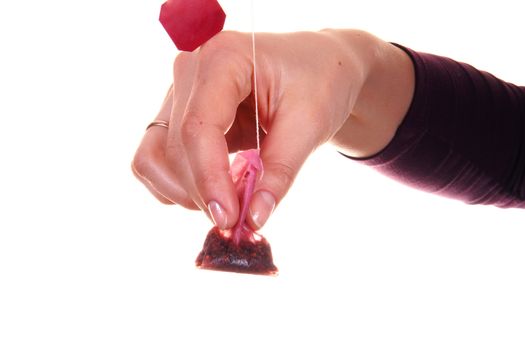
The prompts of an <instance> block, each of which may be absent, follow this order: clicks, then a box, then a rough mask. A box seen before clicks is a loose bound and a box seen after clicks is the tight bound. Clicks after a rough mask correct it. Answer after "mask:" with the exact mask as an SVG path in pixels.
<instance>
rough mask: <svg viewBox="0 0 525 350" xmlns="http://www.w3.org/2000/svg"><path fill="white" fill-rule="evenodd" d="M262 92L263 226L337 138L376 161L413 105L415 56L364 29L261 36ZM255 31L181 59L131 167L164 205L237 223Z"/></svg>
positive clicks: (249, 141) (249, 135)
mask: <svg viewBox="0 0 525 350" xmlns="http://www.w3.org/2000/svg"><path fill="white" fill-rule="evenodd" d="M256 45H257V58H256V59H257V87H258V103H259V117H260V127H261V128H262V132H261V140H262V145H261V158H262V160H263V164H264V175H263V177H262V178H261V179H260V181H259V182H258V184H257V186H256V189H255V193H254V196H253V199H252V202H251V204H250V215H249V221H250V224H251V225H252V226H253V227H254V228H255V229H258V228H260V227H261V226H262V225H264V223H265V222H266V220H267V219H268V217H269V216H270V214H271V212H272V211H273V209H274V207H275V205H276V203H278V202H279V201H280V200H281V199H282V198H283V196H284V195H285V194H286V192H287V191H288V189H289V188H290V186H291V185H292V182H293V180H294V179H295V177H296V175H297V172H298V171H299V169H300V168H301V166H302V164H303V163H304V161H305V160H306V158H307V157H308V156H309V155H310V154H311V152H313V151H314V150H315V149H316V148H317V147H318V146H319V145H321V144H323V143H325V142H328V141H331V142H333V143H334V144H335V145H336V146H337V147H338V148H339V149H340V150H341V151H342V152H345V153H346V154H349V155H352V156H367V155H370V154H373V153H375V152H377V151H379V150H380V149H382V148H383V147H385V146H386V144H387V143H388V142H389V141H390V139H391V138H392V137H393V135H394V133H395V130H396V128H397V126H398V125H399V123H400V122H401V121H402V118H403V116H404V114H405V112H406V110H407V109H408V105H409V104H410V100H411V96H412V90H413V85H414V82H413V80H414V78H413V72H412V69H413V68H412V64H411V62H410V59H409V58H408V57H407V56H406V55H405V54H404V53H403V52H402V51H401V50H399V49H398V48H396V47H394V46H392V45H390V44H388V43H385V42H383V41H381V40H379V39H377V38H375V37H374V36H372V35H370V34H368V33H365V32H362V31H355V30H346V31H344V30H341V31H339V30H327V31H321V32H300V33H290V34H264V33H261V34H257V36H256ZM251 52H252V51H251V34H246V33H236V32H222V33H220V34H218V35H217V36H215V37H214V38H212V39H211V40H209V41H208V42H207V43H206V44H204V45H203V46H202V47H201V48H200V49H199V50H197V51H196V52H193V53H181V54H179V55H178V56H177V58H176V60H175V63H174V68H173V81H174V82H173V86H172V88H170V90H169V92H168V94H167V96H166V99H165V101H164V104H163V106H162V108H161V110H160V112H159V114H158V116H157V118H156V120H162V121H166V122H169V128H168V129H167V130H166V129H165V128H162V127H153V128H150V129H149V130H148V131H147V132H146V135H145V136H144V139H143V140H142V143H141V145H140V146H139V148H138V150H137V153H136V155H135V158H134V160H133V165H132V168H133V171H134V173H135V175H137V177H138V178H139V179H140V180H141V181H142V182H143V183H144V184H145V185H146V187H147V188H148V189H149V190H150V191H151V192H152V193H153V194H154V195H155V196H156V197H157V198H158V199H159V200H160V201H161V202H163V203H177V204H180V205H182V206H184V207H186V208H190V209H197V208H200V209H201V210H203V211H205V212H206V213H207V214H208V215H210V217H211V218H212V220H213V221H214V223H215V224H216V225H217V226H219V227H220V228H223V229H224V228H230V227H232V226H233V225H234V224H235V223H236V221H237V218H238V211H239V202H238V198H237V195H236V193H235V189H234V186H233V183H232V180H231V177H230V175H229V173H228V171H229V158H228V154H229V153H232V152H236V151H238V150H243V149H248V148H254V147H255V144H256V135H255V130H256V129H255V127H256V126H255V111H254V96H253V63H252V55H251Z"/></svg>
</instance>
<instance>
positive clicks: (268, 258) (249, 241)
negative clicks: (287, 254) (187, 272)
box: [196, 149, 277, 275]
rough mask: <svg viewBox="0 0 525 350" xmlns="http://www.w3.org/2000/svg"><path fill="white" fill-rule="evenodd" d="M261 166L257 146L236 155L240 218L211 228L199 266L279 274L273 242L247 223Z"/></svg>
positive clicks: (233, 170) (234, 173)
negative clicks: (228, 225)
mask: <svg viewBox="0 0 525 350" xmlns="http://www.w3.org/2000/svg"><path fill="white" fill-rule="evenodd" d="M262 170H263V169H262V162H261V158H260V157H259V151H258V150H256V149H252V150H248V151H244V152H239V153H238V154H237V155H236V157H235V159H234V161H233V163H232V165H231V175H232V180H233V183H234V184H235V188H236V190H237V196H238V197H239V204H240V212H239V220H238V221H237V224H236V225H235V226H234V227H233V228H232V229H229V230H220V229H219V228H218V227H213V228H212V229H211V231H210V232H209V233H208V236H207V237H206V240H205V241H204V246H203V247H202V251H201V252H200V254H199V256H198V257H197V261H196V265H197V267H200V268H203V269H210V270H220V271H230V272H240V273H252V274H262V275H275V274H277V267H275V265H274V264H273V258H272V250H271V248H270V244H269V243H268V241H267V240H266V239H265V238H264V237H263V236H262V235H260V234H258V233H257V232H255V231H253V230H252V229H251V228H250V226H249V225H248V223H246V215H247V214H248V206H249V204H250V200H251V198H252V195H253V190H254V187H255V182H256V181H257V178H258V176H259V175H260V174H262Z"/></svg>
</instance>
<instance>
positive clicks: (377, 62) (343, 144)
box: [331, 30, 415, 157]
mask: <svg viewBox="0 0 525 350" xmlns="http://www.w3.org/2000/svg"><path fill="white" fill-rule="evenodd" d="M334 34H335V35H338V36H339V37H340V40H342V41H343V42H344V45H345V47H346V48H347V50H348V51H350V52H351V53H350V55H352V54H353V55H354V59H355V60H356V61H357V62H359V65H360V67H361V70H362V71H361V74H363V77H362V79H363V82H362V84H361V86H360V88H359V91H358V92H357V94H358V96H357V98H356V100H355V104H354V105H353V108H352V111H351V113H350V115H349V116H348V118H347V120H346V122H345V123H344V124H343V126H342V127H341V128H340V129H339V131H338V132H337V133H336V135H335V136H334V137H333V139H332V140H331V141H332V143H333V144H334V145H335V146H336V147H337V148H338V150H339V151H340V152H342V153H344V154H347V155H349V156H352V157H368V156H371V155H373V154H375V153H378V152H379V151H381V150H382V149H383V148H384V147H386V145H387V144H388V143H389V142H390V140H391V139H392V138H393V136H394V135H395V132H396V130H397V128H398V126H399V125H400V124H401V122H402V121H403V118H404V116H405V114H406V112H407V111H408V108H409V106H410V103H411V101H412V95H413V90H414V85H415V82H414V81H415V78H414V67H413V64H412V61H411V60H410V58H409V57H408V55H407V54H406V53H405V52H404V51H402V50H401V49H399V48H398V47H396V46H394V45H392V44H390V43H388V42H385V41H383V40H381V39H379V38H377V37H375V36H373V35H371V34H369V33H366V32H363V31H357V30H336V31H334Z"/></svg>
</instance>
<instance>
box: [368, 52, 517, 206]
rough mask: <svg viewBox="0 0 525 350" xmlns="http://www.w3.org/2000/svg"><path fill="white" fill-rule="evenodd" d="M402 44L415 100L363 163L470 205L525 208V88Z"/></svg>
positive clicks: (398, 178) (400, 179)
mask: <svg viewBox="0 0 525 350" xmlns="http://www.w3.org/2000/svg"><path fill="white" fill-rule="evenodd" d="M401 49H403V50H404V51H405V52H406V53H407V54H408V55H409V56H410V57H411V59H412V61H413V63H414V68H415V72H416V86H415V92H414V96H413V100H412V104H411V106H410V108H409V111H408V113H407V115H406V116H405V118H404V120H403V122H402V124H401V125H400V126H399V128H398V130H397V132H396V135H395V136H394V138H393V139H392V141H391V142H390V143H389V144H388V145H387V146H386V148H385V149H383V150H382V151H381V152H379V153H378V154H376V155H374V156H372V157H369V158H366V159H361V160H360V161H361V162H363V163H365V164H367V165H370V166H372V167H374V168H375V169H377V170H378V171H380V172H381V173H384V174H386V175H388V176H390V177H392V178H395V179H397V180H399V181H401V182H403V183H406V184H408V185H410V186H413V187H415V188H418V189H421V190H424V191H427V192H432V193H436V194H439V195H443V196H447V197H451V198H456V199H459V200H462V201H464V202H466V203H469V204H491V205H495V206H499V207H519V208H525V144H524V143H525V88H524V87H518V86H515V85H512V84H510V83H506V82H504V81H502V80H499V79H497V78H496V77H494V76H492V75H491V74H488V73H486V72H482V71H479V70H477V69H475V68H473V67H472V66H470V65H467V64H464V63H459V62H455V61H453V60H451V59H449V58H445V57H440V56H435V55H430V54H425V53H418V52H414V51H412V50H410V49H406V48H403V47H401Z"/></svg>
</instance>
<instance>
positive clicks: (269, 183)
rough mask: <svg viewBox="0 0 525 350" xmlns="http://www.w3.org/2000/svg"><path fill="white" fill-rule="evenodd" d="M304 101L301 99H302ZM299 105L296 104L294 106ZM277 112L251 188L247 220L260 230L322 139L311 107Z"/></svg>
mask: <svg viewBox="0 0 525 350" xmlns="http://www.w3.org/2000/svg"><path fill="white" fill-rule="evenodd" d="M303 103H304V102H303ZM297 105H299V104H296V106H297ZM305 109H308V108H303V109H302V110H301V111H298V110H297V109H296V110H295V111H293V112H292V111H290V109H287V110H288V111H290V112H283V113H279V114H278V115H276V116H275V119H274V120H273V123H272V124H271V125H270V126H269V127H268V128H267V135H266V136H265V139H264V143H263V144H262V146H261V159H262V162H263V169H264V172H263V176H262V178H261V180H260V181H259V183H258V184H257V186H256V188H255V192H254V194H253V196H252V200H251V202H250V208H249V221H250V225H251V226H252V227H253V228H254V229H260V228H261V227H262V226H263V225H264V224H265V223H266V221H267V220H268V218H269V217H270V215H271V214H272V212H273V210H274V208H275V206H276V205H277V204H278V203H279V202H280V201H281V200H282V198H283V197H284V196H285V195H286V193H287V192H288V190H289V189H290V187H291V186H292V184H293V182H294V180H295V177H296V176H297V173H298V172H299V170H300V169H301V167H302V165H303V164H304V162H305V161H306V159H307V158H308V156H309V155H310V154H311V153H312V152H313V151H314V150H315V149H316V148H317V147H318V146H319V145H320V144H321V143H322V142H323V140H324V139H325V137H324V135H323V129H325V127H323V126H322V122H321V117H322V115H321V114H318V113H315V112H314V110H315V109H312V108H309V109H308V110H305Z"/></svg>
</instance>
